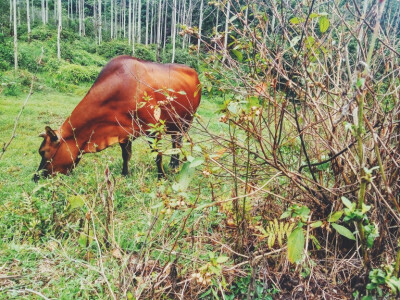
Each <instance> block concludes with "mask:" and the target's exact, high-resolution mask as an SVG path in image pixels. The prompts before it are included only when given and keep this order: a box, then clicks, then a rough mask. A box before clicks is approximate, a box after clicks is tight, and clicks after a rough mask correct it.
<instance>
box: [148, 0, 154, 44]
mask: <svg viewBox="0 0 400 300" xmlns="http://www.w3.org/2000/svg"><path fill="white" fill-rule="evenodd" d="M150 6H151V18H150V24H151V25H150V42H149V43H150V44H153V42H154V41H153V26H154V2H153V1H151V5H150Z"/></svg>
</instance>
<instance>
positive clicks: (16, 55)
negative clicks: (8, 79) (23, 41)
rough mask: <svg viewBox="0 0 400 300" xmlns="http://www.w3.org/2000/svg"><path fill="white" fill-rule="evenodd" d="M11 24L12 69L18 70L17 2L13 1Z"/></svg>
mask: <svg viewBox="0 0 400 300" xmlns="http://www.w3.org/2000/svg"><path fill="white" fill-rule="evenodd" d="M12 4H13V22H14V69H15V71H17V70H18V38H17V0H13V3H12Z"/></svg>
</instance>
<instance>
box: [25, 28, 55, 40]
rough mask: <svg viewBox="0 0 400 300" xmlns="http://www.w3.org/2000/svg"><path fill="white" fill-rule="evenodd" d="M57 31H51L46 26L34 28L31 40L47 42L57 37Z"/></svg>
mask: <svg viewBox="0 0 400 300" xmlns="http://www.w3.org/2000/svg"><path fill="white" fill-rule="evenodd" d="M55 33H56V31H54V30H50V29H49V28H47V27H46V26H43V25H42V26H37V27H34V28H33V29H32V31H31V38H32V39H33V40H39V41H46V40H49V39H51V38H52V37H53V36H55Z"/></svg>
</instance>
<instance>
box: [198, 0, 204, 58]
mask: <svg viewBox="0 0 400 300" xmlns="http://www.w3.org/2000/svg"><path fill="white" fill-rule="evenodd" d="M203 6H204V2H203V0H201V2H200V19H199V37H198V39H197V53H199V52H200V43H201V27H202V26H203Z"/></svg>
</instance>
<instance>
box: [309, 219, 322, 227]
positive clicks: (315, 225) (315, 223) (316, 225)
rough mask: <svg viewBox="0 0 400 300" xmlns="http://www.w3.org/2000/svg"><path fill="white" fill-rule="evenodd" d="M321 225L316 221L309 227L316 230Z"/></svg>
mask: <svg viewBox="0 0 400 300" xmlns="http://www.w3.org/2000/svg"><path fill="white" fill-rule="evenodd" d="M321 225H322V221H316V222H314V223H312V224H311V225H310V226H311V228H318V227H321Z"/></svg>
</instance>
